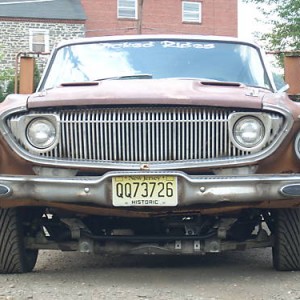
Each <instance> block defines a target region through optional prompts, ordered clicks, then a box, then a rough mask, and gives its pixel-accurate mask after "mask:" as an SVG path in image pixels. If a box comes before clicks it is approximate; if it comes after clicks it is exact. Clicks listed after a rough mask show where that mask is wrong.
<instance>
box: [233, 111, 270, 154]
mask: <svg viewBox="0 0 300 300" xmlns="http://www.w3.org/2000/svg"><path fill="white" fill-rule="evenodd" d="M264 136H265V127H264V124H263V123H262V121H261V120H260V119H258V118H255V117H243V118H241V119H239V120H238V121H237V122H236V123H235V124H234V127H233V137H234V139H235V141H236V142H237V143H238V144H239V145H240V146H242V147H245V148H253V147H255V146H257V145H258V144H259V143H260V142H261V141H262V140H263V139H264Z"/></svg>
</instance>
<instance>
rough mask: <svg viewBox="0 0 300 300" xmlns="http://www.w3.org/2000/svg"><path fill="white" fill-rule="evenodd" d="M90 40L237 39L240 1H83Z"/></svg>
mask: <svg viewBox="0 0 300 300" xmlns="http://www.w3.org/2000/svg"><path fill="white" fill-rule="evenodd" d="M81 2H82V5H83V7H84V10H85V12H86V15H87V20H86V36H101V35H115V34H143V33H145V34H155V33H184V34H204V35H206V34H209V35H225V36H237V0H189V1H185V0H163V1H159V0H97V1H95V0H81Z"/></svg>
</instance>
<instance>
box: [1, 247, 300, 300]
mask: <svg viewBox="0 0 300 300" xmlns="http://www.w3.org/2000/svg"><path fill="white" fill-rule="evenodd" d="M4 299H5V300H8V299H43V300H47V299H64V300H65V299H66V300H68V299H70V300H71V299H72V300H73V299H130V300H147V299H149V300H150V299H162V300H171V299H172V300H173V299H180V300H181V299H182V300H189V299H193V300H195V299H197V300H198V299H199V300H200V299H203V300H206V299H211V300H212V299H224V300H227V299H228V300H229V299H230V300H235V299H238V300H241V299H253V300H254V299H255V300H259V299H266V300H269V299H276V300H281V299H300V272H276V271H274V270H273V269H272V262H271V251H270V249H258V250H248V251H245V252H230V253H222V254H217V255H206V256H201V257H179V256H177V257H174V256H173V257H160V256H152V257H149V256H147V257H145V256H138V257H136V256H135V257H134V256H130V257H101V256H94V255H88V254H81V253H75V252H72V253H62V252H59V251H41V253H40V255H39V259H38V263H37V266H36V268H35V270H34V272H33V273H29V274H22V275H0V300H4Z"/></svg>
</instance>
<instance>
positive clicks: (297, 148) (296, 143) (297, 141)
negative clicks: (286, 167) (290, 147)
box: [295, 132, 300, 159]
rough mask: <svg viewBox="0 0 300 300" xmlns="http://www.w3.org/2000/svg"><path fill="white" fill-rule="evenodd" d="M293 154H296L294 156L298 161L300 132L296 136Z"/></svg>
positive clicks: (299, 155) (299, 156)
mask: <svg viewBox="0 0 300 300" xmlns="http://www.w3.org/2000/svg"><path fill="white" fill-rule="evenodd" d="M295 152H296V155H297V157H298V159H300V132H299V133H298V134H297V136H296V140H295Z"/></svg>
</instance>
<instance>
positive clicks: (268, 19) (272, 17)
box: [243, 0, 300, 51]
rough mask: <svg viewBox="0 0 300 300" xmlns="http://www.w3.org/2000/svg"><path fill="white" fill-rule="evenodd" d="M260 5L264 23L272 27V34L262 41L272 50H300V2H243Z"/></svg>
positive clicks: (279, 0) (264, 37)
mask: <svg viewBox="0 0 300 300" xmlns="http://www.w3.org/2000/svg"><path fill="white" fill-rule="evenodd" d="M243 1H245V2H252V3H256V4H257V5H258V8H259V9H260V10H261V11H262V12H263V14H264V16H265V20H264V21H263V22H264V23H268V24H271V25H272V32H270V33H265V34H262V35H261V36H260V39H262V40H265V41H266V46H267V48H269V49H270V50H280V51H284V50H299V49H300V14H299V12H300V0H243Z"/></svg>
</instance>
